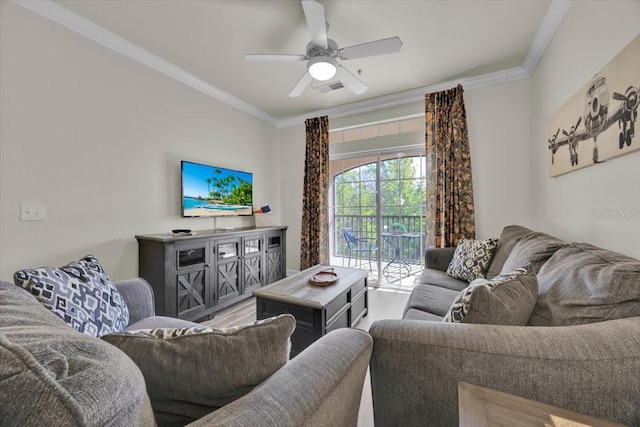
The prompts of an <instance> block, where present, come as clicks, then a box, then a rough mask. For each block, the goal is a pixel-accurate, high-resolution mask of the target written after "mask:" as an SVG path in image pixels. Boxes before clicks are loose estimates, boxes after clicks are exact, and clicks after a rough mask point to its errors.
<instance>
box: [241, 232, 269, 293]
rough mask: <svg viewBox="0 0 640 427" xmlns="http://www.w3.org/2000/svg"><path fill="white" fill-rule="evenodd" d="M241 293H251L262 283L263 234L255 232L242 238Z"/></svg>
mask: <svg viewBox="0 0 640 427" xmlns="http://www.w3.org/2000/svg"><path fill="white" fill-rule="evenodd" d="M241 246H242V287H241V289H240V291H241V293H242V294H247V293H251V291H253V290H254V289H258V288H260V286H262V283H264V278H263V268H262V266H263V264H264V257H263V246H264V234H255V235H250V236H245V237H243V238H242V245H241Z"/></svg>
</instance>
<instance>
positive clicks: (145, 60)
mask: <svg viewBox="0 0 640 427" xmlns="http://www.w3.org/2000/svg"><path fill="white" fill-rule="evenodd" d="M12 1H13V2H14V3H15V4H17V5H19V6H22V7H23V8H25V9H28V10H30V11H32V12H34V13H36V14H38V15H40V16H42V17H45V18H47V19H50V20H51V21H53V22H56V23H58V24H60V25H62V26H63V27H65V28H67V29H69V30H71V31H73V32H75V33H78V34H80V35H82V36H84V37H87V38H88V39H90V40H93V41H95V42H96V43H98V44H100V45H102V46H104V47H106V48H108V49H111V50H113V51H115V52H118V53H120V54H122V55H125V56H127V57H128V58H131V59H133V60H134V61H137V62H139V63H141V64H143V65H146V66H147V67H149V68H151V69H153V70H155V71H158V72H160V73H162V74H164V75H166V76H168V77H170V78H172V79H175V80H177V81H179V82H181V83H184V84H186V85H188V86H190V87H192V88H194V89H196V90H198V91H200V92H202V93H204V94H206V95H209V96H211V97H213V98H215V99H217V100H218V101H221V102H223V103H225V104H227V105H229V106H231V107H234V108H236V109H238V110H241V111H244V112H245V113H247V114H250V115H252V116H254V117H256V118H258V119H260V120H262V121H264V122H266V123H269V124H271V125H273V126H275V127H277V128H287V127H292V126H298V125H301V124H304V121H305V120H306V119H307V118H309V117H317V116H325V115H326V116H331V117H334V118H339V117H345V116H349V115H353V114H361V113H365V112H369V111H375V110H379V109H382V108H389V107H393V106H397V105H403V104H407V103H410V102H416V101H420V100H422V99H424V94H425V93H429V92H436V91H440V90H445V89H449V88H451V87H454V86H457V85H458V84H462V85H463V86H464V87H465V89H473V88H478V87H482V86H489V85H495V84H499V83H505V82H508V81H512V80H517V79H523V78H527V77H529V76H530V75H531V73H532V72H533V70H534V69H535V67H536V65H537V64H538V61H539V60H540V58H541V57H542V55H543V54H544V51H545V50H546V48H547V46H548V45H549V42H550V41H551V39H552V38H553V35H554V34H555V32H556V30H557V29H558V27H559V26H560V23H561V22H562V19H563V18H564V15H565V14H566V12H567V10H568V9H569V6H570V5H571V2H572V0H552V2H551V4H550V5H549V9H548V10H547V13H546V15H545V17H544V20H543V22H542V24H541V25H540V28H539V29H538V33H537V34H536V37H535V38H534V40H533V42H532V44H531V47H530V48H529V51H528V53H527V56H526V58H525V60H524V63H523V65H522V66H521V67H516V68H511V69H508V70H503V71H498V72H495V73H490V74H484V75H481V76H475V77H463V78H458V79H455V80H450V81H446V82H440V83H435V84H431V85H428V86H423V87H419V88H416V89H411V90H407V91H403V92H397V93H392V94H389V95H384V96H379V97H376V98H371V99H367V100H364V101H357V102H352V103H349V104H343V105H338V106H336V107H331V108H327V109H324V110H318V111H313V112H309V113H306V114H301V115H298V116H293V117H289V118H286V119H281V120H279V119H277V118H275V117H273V116H271V115H269V114H268V113H266V112H264V111H262V110H261V109H259V108H257V107H255V106H254V105H251V104H249V103H247V102H244V101H242V100H241V99H239V98H236V97H235V96H233V95H231V94H229V93H227V92H225V91H223V90H221V89H219V88H217V87H215V86H213V85H211V84H210V83H207V82H206V81H204V80H202V79H200V78H198V77H196V76H194V75H193V74H191V73H189V72H187V71H185V70H183V69H182V68H180V67H178V66H176V65H174V64H172V63H170V62H169V61H166V60H165V59H162V58H161V57H159V56H157V55H154V54H152V53H151V52H149V51H147V50H145V49H143V48H141V47H140V46H138V45H136V44H134V43H131V42H130V41H128V40H126V39H124V38H122V37H120V36H118V35H117V34H115V33H112V32H111V31H109V30H107V29H105V28H103V27H101V26H99V25H97V24H95V23H93V22H91V21H89V20H88V19H86V18H83V17H82V16H80V15H78V14H76V13H73V12H71V11H70V10H68V9H65V8H64V7H62V6H60V5H58V4H56V3H54V2H53V1H52V0H12Z"/></svg>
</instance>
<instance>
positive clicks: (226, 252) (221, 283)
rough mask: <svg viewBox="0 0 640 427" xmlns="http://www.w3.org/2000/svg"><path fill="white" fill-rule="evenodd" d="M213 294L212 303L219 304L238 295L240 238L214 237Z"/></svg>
mask: <svg viewBox="0 0 640 427" xmlns="http://www.w3.org/2000/svg"><path fill="white" fill-rule="evenodd" d="M214 243H215V245H216V249H215V251H214V256H215V257H216V263H215V275H216V278H215V296H214V298H213V301H212V305H221V304H225V303H228V302H229V301H230V300H233V299H234V298H237V297H238V296H240V274H239V273H240V267H239V264H240V261H241V258H240V239H239V238H232V239H216V240H214Z"/></svg>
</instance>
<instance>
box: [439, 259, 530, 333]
mask: <svg viewBox="0 0 640 427" xmlns="http://www.w3.org/2000/svg"><path fill="white" fill-rule="evenodd" d="M537 296H538V281H537V279H536V273H535V270H534V268H533V267H532V266H531V265H527V266H526V267H525V268H519V269H517V270H516V271H513V272H511V273H507V274H501V275H500V276H497V277H495V278H494V279H492V280H485V279H478V280H474V281H473V282H471V284H469V287H467V288H466V289H465V290H463V291H462V292H460V295H458V297H457V298H456V299H455V300H454V301H453V304H452V305H451V308H450V309H449V311H448V312H447V314H446V315H445V316H444V319H442V321H443V322H454V323H484V324H491V325H511V326H524V325H526V324H527V321H528V320H529V316H531V313H532V312H533V308H534V307H535V304H536V298H537Z"/></svg>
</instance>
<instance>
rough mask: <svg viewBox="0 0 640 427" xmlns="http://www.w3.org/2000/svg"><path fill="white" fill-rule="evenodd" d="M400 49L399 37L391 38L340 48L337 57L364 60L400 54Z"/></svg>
mask: <svg viewBox="0 0 640 427" xmlns="http://www.w3.org/2000/svg"><path fill="white" fill-rule="evenodd" d="M401 48H402V40H400V37H391V38H388V39H382V40H376V41H374V42H368V43H362V44H357V45H354V46H349V47H345V48H342V49H340V50H339V51H338V57H339V58H340V59H356V58H366V57H367V56H376V55H386V54H388V53H396V52H400V49H401Z"/></svg>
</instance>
